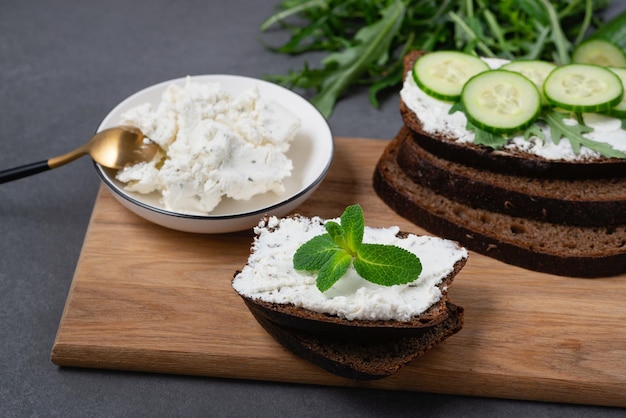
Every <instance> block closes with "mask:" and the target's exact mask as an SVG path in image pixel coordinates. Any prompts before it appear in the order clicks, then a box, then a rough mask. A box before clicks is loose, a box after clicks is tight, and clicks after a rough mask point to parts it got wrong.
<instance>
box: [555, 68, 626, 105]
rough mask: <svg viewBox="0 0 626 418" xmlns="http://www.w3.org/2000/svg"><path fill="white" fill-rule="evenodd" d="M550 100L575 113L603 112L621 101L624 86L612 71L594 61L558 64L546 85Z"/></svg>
mask: <svg viewBox="0 0 626 418" xmlns="http://www.w3.org/2000/svg"><path fill="white" fill-rule="evenodd" d="M543 92H544V94H545V96H546V99H548V102H550V103H551V104H553V105H554V106H556V107H560V108H562V109H565V110H571V111H572V112H604V111H607V110H609V109H610V108H612V107H613V106H615V105H616V104H618V103H619V102H620V101H621V100H622V96H623V93H624V88H623V87H622V82H621V80H620V79H619V77H618V76H616V75H615V73H613V72H612V71H611V70H609V69H607V68H605V67H600V66H598V65H592V64H568V65H563V66H561V67H557V68H556V69H555V70H554V71H552V72H551V73H550V75H549V76H548V78H546V81H545V82H544V84H543Z"/></svg>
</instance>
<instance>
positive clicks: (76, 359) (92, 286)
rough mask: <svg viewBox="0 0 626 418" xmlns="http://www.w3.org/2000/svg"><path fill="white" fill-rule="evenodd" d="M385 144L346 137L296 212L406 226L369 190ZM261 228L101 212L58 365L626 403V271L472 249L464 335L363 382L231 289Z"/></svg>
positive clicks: (102, 196) (105, 202) (454, 296)
mask: <svg viewBox="0 0 626 418" xmlns="http://www.w3.org/2000/svg"><path fill="white" fill-rule="evenodd" d="M386 145H387V141H379V140H371V139H355V138H337V139H336V156H335V160H334V163H333V165H332V168H331V170H330V172H329V174H328V176H327V178H326V179H325V181H324V182H323V183H322V184H321V186H320V187H319V189H318V190H317V191H316V192H315V193H314V195H313V196H312V197H311V198H310V199H309V200H308V201H307V202H305V203H304V204H303V205H302V206H301V207H300V208H299V209H298V212H300V213H302V214H304V215H309V216H311V215H320V216H322V217H335V216H338V215H340V214H341V213H342V212H343V209H344V208H345V207H346V206H348V205H350V204H353V203H360V204H361V205H362V207H363V208H364V214H365V219H366V223H367V224H368V225H370V226H375V227H376V226H390V225H399V226H400V227H401V228H402V229H403V230H409V231H414V232H418V233H424V231H423V230H421V229H420V228H418V227H416V226H414V225H412V224H410V223H409V222H408V221H406V220H404V219H403V218H400V217H399V216H397V215H396V214H395V213H393V212H392V211H391V210H390V209H389V208H388V207H387V206H386V205H385V204H384V203H383V202H382V201H381V200H380V199H379V198H378V197H377V195H376V194H375V192H374V191H373V189H372V182H371V178H372V174H373V171H374V166H375V164H376V162H377V160H378V158H379V156H380V154H381V153H382V151H383V149H384V147H385V146H386ZM252 237H253V234H252V232H251V231H250V232H241V233H234V234H223V235H195V234H189V233H183V232H177V231H172V230H168V229H165V228H162V227H159V226H156V225H153V224H150V223H148V222H147V221H144V220H142V219H141V218H139V217H137V216H136V215H134V214H132V213H131V212H129V211H127V210H126V209H124V208H123V207H122V206H121V205H120V204H119V203H118V202H117V201H116V200H115V199H114V198H113V197H112V196H111V195H110V194H109V192H108V191H107V190H105V189H101V190H100V192H99V194H98V198H97V200H96V203H95V207H94V210H93V214H92V218H91V221H90V224H89V227H88V230H87V234H86V237H85V242H84V245H83V249H82V252H81V255H80V259H79V261H78V265H77V267H76V272H75V275H74V278H73V281H72V286H71V289H70V292H69V295H68V298H67V303H66V306H65V310H64V312H63V316H62V319H61V322H60V326H59V329H58V334H57V337H56V340H55V342H54V346H53V349H52V361H53V362H54V363H55V364H58V365H60V366H76V367H88V368H102V369H118V370H134V371H146V372H158V373H175V374H185V375H201V376H214V377H221V378H237V379H255V380H267V381H281V382H295V383H309V384H320V385H339V386H355V387H368V388H381V389H397V390H404V391H426V392H437V393H447V394H461V395H477V396H489V397H503V398H511V399H527V400H542V401H561V402H570V403H585V404H597V405H613V406H626V389H625V388H626V275H624V276H621V277H614V278H608V279H575V278H566V277H557V276H551V275H547V274H541V273H536V272H531V271H527V270H523V269H521V268H517V267H513V266H509V265H506V264H503V263H500V262H498V261H495V260H492V259H489V258H487V257H484V256H482V255H479V254H476V253H471V254H470V258H469V261H468V263H467V265H466V267H465V268H464V269H463V271H462V272H461V274H459V276H457V278H456V280H455V282H454V285H453V286H452V289H451V291H450V298H451V300H452V301H453V302H455V303H456V304H459V305H461V306H463V307H464V308H465V327H464V328H463V330H462V331H461V332H460V333H458V334H456V335H454V336H453V337H451V338H449V339H448V340H446V341H445V342H444V343H442V344H440V345H439V346H437V347H436V348H435V349H434V350H432V351H431V352H429V353H427V354H426V355H425V356H424V357H422V358H421V359H419V360H417V361H415V362H413V363H412V364H409V365H408V366H406V367H404V368H403V369H401V370H400V371H399V372H398V373H397V374H395V375H393V376H391V377H389V378H386V379H383V380H379V381H375V382H366V383H362V382H361V383H359V382H353V381H350V380H347V379H344V378H340V377H337V376H334V375H332V374H329V373H327V372H325V371H324V370H321V369H318V368H317V367H315V366H313V365H311V364H309V363H308V362H306V361H304V360H301V359H300V358H298V357H295V356H294V355H292V354H291V353H290V352H288V351H286V350H284V349H283V348H282V346H280V345H279V344H278V343H276V342H275V341H274V340H273V339H272V338H271V337H270V336H269V335H268V334H266V333H265V332H264V330H263V329H262V328H261V327H260V326H259V325H258V324H257V323H256V322H255V320H254V319H253V317H252V315H251V314H250V313H249V311H248V310H247V309H246V307H245V305H244V303H243V302H242V300H241V299H240V298H239V296H237V295H236V293H235V292H234V291H233V290H232V289H231V286H230V281H231V278H232V277H233V274H234V272H235V270H237V269H239V268H241V267H242V266H243V265H244V263H245V262H246V259H247V256H248V252H249V247H250V244H251V242H252Z"/></svg>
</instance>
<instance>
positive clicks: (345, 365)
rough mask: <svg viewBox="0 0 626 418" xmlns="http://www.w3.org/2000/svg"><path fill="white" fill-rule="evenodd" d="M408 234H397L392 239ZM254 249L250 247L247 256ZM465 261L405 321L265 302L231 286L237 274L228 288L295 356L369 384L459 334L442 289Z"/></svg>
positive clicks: (459, 314) (455, 309)
mask: <svg viewBox="0 0 626 418" xmlns="http://www.w3.org/2000/svg"><path fill="white" fill-rule="evenodd" d="M295 217H296V218H297V217H298V215H295ZM262 223H263V222H262ZM408 235H409V234H407V233H406V232H399V233H398V234H397V237H399V238H400V239H403V238H406V237H407V236H408ZM450 243H451V244H453V245H454V247H456V248H458V249H460V248H461V247H459V246H458V244H457V243H453V242H450ZM255 244H256V243H255ZM257 250H258V247H257V246H256V245H253V246H252V249H251V255H252V254H253V253H254V251H257ZM463 251H464V250H463ZM466 261H467V255H465V256H463V257H460V258H459V259H457V260H456V261H455V262H454V263H453V264H451V265H450V269H448V270H446V271H447V273H446V274H445V276H443V277H438V278H437V280H438V284H437V287H438V288H439V289H440V291H441V297H440V298H439V299H438V300H437V301H436V302H435V303H433V304H432V305H431V306H430V307H428V308H427V309H426V310H425V311H423V312H421V313H420V314H419V315H416V316H413V317H411V318H410V320H407V321H401V320H396V319H388V320H375V319H346V318H344V317H342V316H339V315H335V314H329V313H325V312H319V311H314V310H312V309H307V308H304V307H301V306H296V305H295V304H293V303H277V302H268V301H265V300H262V298H260V297H254V296H250V295H247V294H245V292H243V291H242V290H241V288H240V286H237V285H236V284H235V282H236V281H237V280H238V276H239V275H240V274H241V270H240V271H237V272H235V275H234V278H233V288H234V289H235V290H236V291H237V293H238V294H239V296H240V297H241V298H242V299H243V301H244V302H245V304H246V306H247V307H248V309H249V310H250V312H251V313H252V315H253V316H254V318H255V319H256V320H257V322H258V323H259V324H260V325H261V326H262V327H263V328H264V329H265V330H266V331H267V332H268V333H269V334H270V335H271V336H272V337H273V338H274V339H275V340H276V341H277V342H279V343H280V344H282V345H283V346H284V347H285V348H287V349H288V350H290V351H291V352H292V353H294V354H295V355H297V356H300V357H302V358H304V359H305V360H308V361H310V362H311V363H313V364H315V365H317V366H319V367H321V368H323V369H325V370H326V371H328V372H331V373H333V374H336V375H339V376H342V377H346V378H348V379H354V380H374V379H381V378H384V377H386V376H389V375H391V374H393V373H395V372H397V371H398V370H399V369H400V368H401V367H402V366H404V365H405V364H407V363H409V362H411V361H413V360H415V359H417V358H418V357H420V356H422V355H423V354H424V353H426V352H427V351H428V350H430V349H431V348H433V347H434V346H435V345H436V344H438V343H440V342H442V341H444V340H445V339H447V338H448V337H450V336H451V335H453V334H455V333H457V332H459V331H460V330H461V329H462V327H463V308H462V307H460V306H457V305H455V304H453V303H451V302H450V300H449V295H448V289H449V287H450V285H451V284H452V282H453V280H454V278H455V277H456V276H457V274H458V273H459V272H460V271H461V269H462V268H463V266H464V265H465V263H466ZM246 267H250V262H248V264H247V266H246ZM244 268H245V267H244ZM340 280H341V279H340ZM418 280H419V278H418ZM278 291H279V290H278Z"/></svg>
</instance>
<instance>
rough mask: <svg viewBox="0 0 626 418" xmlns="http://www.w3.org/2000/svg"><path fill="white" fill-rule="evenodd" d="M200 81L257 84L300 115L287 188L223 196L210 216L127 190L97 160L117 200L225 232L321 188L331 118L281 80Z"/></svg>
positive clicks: (166, 221) (107, 123) (280, 211)
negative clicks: (169, 206) (168, 206)
mask: <svg viewBox="0 0 626 418" xmlns="http://www.w3.org/2000/svg"><path fill="white" fill-rule="evenodd" d="M185 80H186V78H179V79H175V80H169V81H165V82H162V83H159V84H156V85H153V86H151V87H148V88H146V89H144V90H141V91H139V92H137V93H135V94H133V95H132V96H130V97H128V98H127V99H126V100H124V101H122V102H121V103H120V104H118V105H117V106H116V107H115V108H114V109H113V110H111V112H110V113H109V114H108V115H107V116H106V117H105V118H104V120H103V121H102V123H101V124H100V126H99V127H98V131H100V130H103V129H106V128H110V127H113V126H116V125H119V123H120V120H121V116H122V114H123V113H124V112H126V111H127V110H128V109H130V108H133V107H135V106H137V105H140V104H143V103H146V102H149V103H152V104H153V105H155V106H156V105H157V103H158V102H159V101H160V99H161V94H162V92H163V91H164V90H165V88H166V87H167V86H168V85H170V84H171V83H179V84H181V85H182V84H184V83H185ZM192 80H193V81H195V82H217V83H220V84H221V85H222V86H223V87H224V88H226V89H227V90H228V91H229V92H230V93H231V94H232V95H236V94H238V93H239V92H241V91H243V90H247V89H249V88H250V87H252V86H254V85H256V86H258V88H259V92H260V94H261V96H262V97H263V98H267V99H272V100H276V101H278V102H280V103H281V104H282V105H283V106H285V107H286V108H287V109H289V110H290V111H291V112H293V113H294V114H296V115H297V116H298V117H299V118H300V121H301V127H300V130H299V132H298V134H297V136H296V138H295V139H294V141H293V143H292V145H291V148H290V150H289V151H288V153H287V156H288V157H289V158H290V159H291V160H292V161H293V167H294V168H293V171H292V174H291V176H290V177H288V178H286V179H285V180H284V181H283V182H284V185H285V189H286V191H285V192H284V193H282V194H280V195H279V194H276V193H272V192H270V193H265V194H262V195H257V196H254V197H252V198H251V199H250V200H247V201H241V200H240V201H237V200H233V199H228V198H224V199H223V200H222V201H221V202H220V204H219V205H218V206H217V207H216V208H215V209H214V210H213V212H211V213H210V214H209V215H208V216H198V215H187V214H182V213H176V212H171V211H169V210H166V209H165V208H164V206H163V205H162V204H161V203H160V195H159V194H157V193H151V194H148V195H145V194H140V193H135V192H128V191H126V190H124V188H123V184H122V183H120V182H119V181H117V180H116V179H115V170H110V169H107V168H103V167H102V166H100V165H98V164H95V166H96V171H97V173H98V174H99V176H100V177H101V179H102V181H103V182H104V184H105V185H106V186H107V187H108V188H109V189H110V190H111V192H112V193H113V195H114V196H115V197H116V198H117V200H118V201H119V202H120V203H121V204H122V205H123V206H124V207H126V208H127V209H129V210H131V211H132V212H134V213H135V214H137V215H139V216H141V217H142V218H145V219H147V220H148V221H151V222H154V223H155V224H158V225H161V226H164V227H166V228H171V229H176V230H180V231H186V232H196V233H205V234H206V233H226V232H235V231H242V230H246V229H250V228H252V227H253V226H255V225H256V224H258V222H259V220H260V219H261V218H262V217H263V216H264V215H266V214H269V215H276V216H279V217H280V216H285V215H287V214H288V213H289V212H291V211H293V210H294V209H295V208H296V207H298V206H299V205H300V204H302V202H304V201H305V200H306V199H307V198H308V197H309V196H310V195H311V194H312V193H313V192H314V191H315V189H317V187H318V186H319V184H320V183H321V181H322V180H323V179H324V176H325V175H326V173H327V172H328V169H329V167H330V164H331V162H332V159H333V155H334V143H333V136H332V133H331V131H330V127H329V126H328V123H327V121H326V119H325V118H324V117H323V116H322V115H321V114H320V113H319V111H318V110H317V109H316V108H315V107H314V106H313V105H312V104H311V103H309V102H308V101H307V100H305V99H304V98H302V97H301V96H299V95H297V94H296V93H293V92H292V91H290V90H288V89H286V88H284V87H281V86H279V85H276V84H273V83H270V82H267V81H263V80H258V79H254V78H248V77H242V76H234V75H198V76H192Z"/></svg>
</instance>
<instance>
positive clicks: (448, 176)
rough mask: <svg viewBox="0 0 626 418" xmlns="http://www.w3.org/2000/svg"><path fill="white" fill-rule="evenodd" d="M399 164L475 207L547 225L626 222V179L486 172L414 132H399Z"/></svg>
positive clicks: (419, 180)
mask: <svg viewBox="0 0 626 418" xmlns="http://www.w3.org/2000/svg"><path fill="white" fill-rule="evenodd" d="M398 137H399V140H400V141H401V142H400V146H399V147H400V148H399V151H398V158H397V162H398V165H399V166H400V168H401V169H402V170H403V171H404V172H405V173H406V174H407V175H408V176H409V177H410V178H411V179H412V180H413V181H415V182H417V183H419V184H421V185H423V186H426V187H428V188H430V189H432V190H433V191H435V192H436V193H439V194H441V195H444V196H446V197H447V198H449V199H452V200H456V201H458V202H461V203H464V204H466V205H469V206H472V207H474V208H480V209H484V210H487V211H492V212H500V213H504V214H507V215H510V216H516V217H524V218H529V219H536V220H540V221H545V222H551V223H559V224H567V225H581V226H610V225H620V224H625V223H626V178H601V179H569V180H565V179H547V178H532V177H526V176H515V175H510V174H503V173H496V172H493V171H488V170H481V169H478V168H475V167H472V166H467V165H464V164H460V163H455V162H453V161H449V160H445V159H443V158H440V157H437V156H436V155H434V154H431V153H429V152H428V151H426V150H425V149H423V148H422V147H420V146H419V144H418V143H417V142H416V141H413V139H412V137H411V133H410V131H409V129H408V128H402V130H401V131H400V133H399V134H398Z"/></svg>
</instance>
